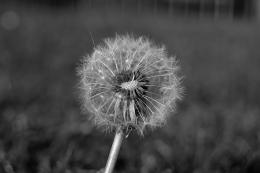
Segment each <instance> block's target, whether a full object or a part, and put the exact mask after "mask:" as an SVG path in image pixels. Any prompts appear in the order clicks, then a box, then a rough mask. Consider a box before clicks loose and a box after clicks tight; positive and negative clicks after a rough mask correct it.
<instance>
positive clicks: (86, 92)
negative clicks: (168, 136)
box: [78, 35, 181, 172]
mask: <svg viewBox="0 0 260 173" xmlns="http://www.w3.org/2000/svg"><path fill="white" fill-rule="evenodd" d="M178 69H179V68H178V66H177V62H176V59H175V58H174V57H168V56H167V53H166V51H165V48H164V47H163V46H162V47H157V46H156V45H155V44H153V43H152V42H151V41H150V40H148V39H145V38H143V37H139V38H134V37H132V36H129V35H126V36H118V35H117V36H116V37H115V38H110V39H106V40H105V41H104V44H103V45H100V46H98V47H96V48H95V50H94V52H93V53H92V54H91V55H89V56H86V57H84V59H83V62H82V64H81V66H80V67H79V70H78V72H79V76H80V78H81V81H80V84H81V90H82V100H83V107H84V109H86V110H88V111H90V112H91V118H92V120H94V122H95V123H96V124H97V125H98V126H101V127H105V129H108V130H114V129H116V131H117V133H116V137H115V140H114V144H113V146H112V149H111V153H110V156H111V155H112V156H111V157H112V158H110V159H109V160H108V163H107V167H108V166H109V164H110V166H111V164H114V163H109V161H111V160H113V159H116V158H114V156H115V155H117V154H118V150H119V147H120V144H121V141H122V136H123V134H126V133H129V132H130V131H131V130H136V131H137V132H138V133H139V134H143V132H144V130H145V129H146V127H150V128H154V127H158V126H161V125H163V124H164V123H165V122H166V119H167V115H168V114H169V110H171V109H172V108H174V105H175V103H176V101H177V100H178V99H180V98H181V87H180V78H179V77H178V76H177V72H178ZM118 145H119V146H118ZM113 147H115V148H114V149H113ZM115 157H116V156H115ZM113 166H114V165H112V168H107V167H106V172H109V170H108V169H111V170H110V172H112V170H113Z"/></svg>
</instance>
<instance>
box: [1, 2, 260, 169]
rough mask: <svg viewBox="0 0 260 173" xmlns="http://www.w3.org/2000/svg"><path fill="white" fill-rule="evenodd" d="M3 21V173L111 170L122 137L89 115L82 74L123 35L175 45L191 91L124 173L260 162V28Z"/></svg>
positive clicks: (112, 13) (14, 14) (111, 13)
mask: <svg viewBox="0 0 260 173" xmlns="http://www.w3.org/2000/svg"><path fill="white" fill-rule="evenodd" d="M0 17H1V25H0V172H5V173H14V172H17V173H36V172H39V173H48V172H53V173H59V172H66V173H83V172H95V170H99V169H101V168H102V167H104V165H105V163H106V159H107V156H108V152H109V149H110V145H111V143H112V140H113V134H108V133H103V132H101V131H100V130H98V129H96V128H95V127H94V126H93V125H92V124H91V123H90V122H89V121H88V116H87V115H85V114H82V113H81V111H80V104H79V99H78V94H79V93H78V84H77V83H78V77H77V76H76V67H77V66H78V64H79V63H80V59H81V57H82V56H83V55H86V54H87V53H91V51H92V49H93V47H94V46H95V45H97V44H99V43H101V41H102V39H103V38H106V37H113V36H115V34H116V33H118V34H126V33H130V34H133V35H135V36H141V35H144V36H147V37H148V38H151V39H153V40H154V41H155V42H156V43H157V44H159V45H160V44H165V45H166V47H167V49H168V53H169V54H170V55H176V56H177V58H178V60H179V64H180V65H181V67H182V69H181V73H180V75H183V76H184V79H183V85H184V86H185V95H184V99H183V101H182V102H179V103H178V104H177V113H175V114H173V115H172V116H171V117H170V118H169V120H168V124H167V125H166V126H165V127H163V128H161V129H156V130H154V131H149V130H148V131H147V132H146V134H145V137H143V138H142V137H139V136H137V135H136V134H134V133H133V134H131V135H130V136H129V137H128V138H127V140H125V142H124V145H123V146H122V148H121V152H120V154H119V160H118V163H117V166H116V172H118V173H121V172H122V173H123V172H127V173H132V172H141V173H150V172H151V173H153V172H160V173H175V172H176V173H186V172H194V173H201V172H207V173H211V172H212V173H213V172H214V173H217V172H221V173H222V172H223V173H224V172H229V173H231V172H236V173H237V172H245V171H248V170H250V169H252V168H251V167H252V165H253V163H254V162H257V158H258V159H260V147H259V146H260V108H259V105H260V90H259V86H260V77H259V74H260V68H259V67H260V59H259V57H260V50H259V45H260V26H259V24H258V23H257V22H256V21H254V20H245V19H239V20H231V19H217V20H212V18H207V17H205V18H203V19H198V18H196V17H191V18H187V17H173V16H169V15H168V14H160V13H158V14H157V15H153V14H151V13H150V12H149V11H146V12H143V13H142V14H140V13H136V12H131V11H128V12H124V13H122V11H121V10H118V9H116V8H115V9H109V10H108V9H102V8H99V9H98V10H96V11H95V10H89V9H84V8H79V7H78V9H76V10H75V9H66V10H63V9H44V8H38V7H37V8H32V7H30V6H29V7H28V6H27V7H18V6H6V7H0ZM258 163H259V162H258Z"/></svg>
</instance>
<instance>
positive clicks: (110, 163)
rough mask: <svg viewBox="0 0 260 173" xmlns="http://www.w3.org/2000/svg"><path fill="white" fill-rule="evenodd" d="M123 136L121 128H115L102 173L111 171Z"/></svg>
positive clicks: (110, 172)
mask: <svg viewBox="0 0 260 173" xmlns="http://www.w3.org/2000/svg"><path fill="white" fill-rule="evenodd" d="M123 137H124V132H123V130H122V129H121V128H119V129H117V131H116V134H115V138H114V142H113V144H112V147H111V150H110V153H109V157H108V160H107V164H106V168H105V172H104V173H112V172H113V170H114V167H115V164H116V160H117V156H118V153H119V150H120V147H121V144H122V141H123Z"/></svg>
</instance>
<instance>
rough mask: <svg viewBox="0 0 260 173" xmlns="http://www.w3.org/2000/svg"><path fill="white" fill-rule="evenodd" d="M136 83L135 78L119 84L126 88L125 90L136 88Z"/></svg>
mask: <svg viewBox="0 0 260 173" xmlns="http://www.w3.org/2000/svg"><path fill="white" fill-rule="evenodd" d="M137 84H138V81H136V80H132V81H128V82H123V83H122V84H121V88H123V89H126V90H134V89H136V87H137Z"/></svg>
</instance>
